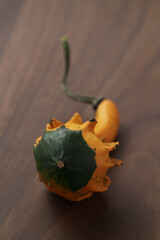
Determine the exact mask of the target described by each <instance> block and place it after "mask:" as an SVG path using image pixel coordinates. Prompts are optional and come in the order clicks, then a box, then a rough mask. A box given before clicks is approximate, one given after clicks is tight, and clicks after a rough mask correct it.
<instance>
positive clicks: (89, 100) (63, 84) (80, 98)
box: [60, 36, 104, 109]
mask: <svg viewBox="0 0 160 240" xmlns="http://www.w3.org/2000/svg"><path fill="white" fill-rule="evenodd" d="M60 41H61V44H62V46H63V49H64V58H65V71H64V76H63V79H62V82H61V87H62V89H63V91H64V92H65V94H66V95H67V96H68V97H70V98H72V99H74V100H75V101H78V102H84V103H90V104H92V105H93V107H94V109H96V108H97V106H98V104H99V103H100V102H101V101H102V100H103V99H104V98H103V97H100V96H99V97H92V96H81V95H76V94H74V93H72V92H70V91H69V90H68V88H67V77H68V72H69V67H70V49H69V43H68V40H67V38H66V37H65V36H64V37H62V38H61V40H60Z"/></svg>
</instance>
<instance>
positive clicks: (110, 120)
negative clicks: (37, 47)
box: [33, 37, 122, 201]
mask: <svg viewBox="0 0 160 240" xmlns="http://www.w3.org/2000/svg"><path fill="white" fill-rule="evenodd" d="M61 42H62V45H63V47H64V52H65V61H66V66H65V73H64V77H63V80H62V89H63V90H64V92H65V93H66V94H67V95H68V96H69V97H70V98H72V99H74V100H76V101H80V102H85V103H91V104H92V105H93V107H94V109H96V114H95V119H92V120H89V121H87V122H84V123H83V121H82V118H81V117H80V115H79V113H75V114H74V116H73V117H72V118H71V119H70V120H69V121H68V122H67V123H65V124H62V123H61V122H60V121H58V120H56V119H55V118H53V119H51V120H50V122H49V123H48V124H47V125H46V129H45V132H44V135H43V137H39V138H37V140H36V142H35V144H34V149H33V151H34V156H35V161H36V166H37V170H38V173H39V178H40V180H41V181H42V182H43V183H44V184H45V186H46V187H47V189H48V190H49V191H50V192H54V193H56V194H58V195H60V196H62V197H64V198H66V199H68V200H71V201H81V200H83V199H85V198H89V197H90V196H91V195H92V194H93V193H94V192H103V191H106V190H107V189H108V186H109V185H110V183H111V181H110V179H109V177H108V176H107V172H108V170H109V169H110V168H111V167H113V166H119V165H121V164H122V162H121V161H119V160H117V159H113V158H111V157H110V156H109V152H110V151H112V150H114V149H115V148H116V147H117V146H118V145H119V142H113V140H114V139H115V138H116V135H117V132H118V127H119V113H118V109H117V107H116V105H115V104H114V103H113V102H112V101H111V100H107V99H104V98H102V97H90V96H79V95H75V94H73V93H71V92H70V91H69V90H68V88H67V86H66V80H67V75H68V71H69V56H70V51H69V45H68V41H67V39H66V38H65V37H63V38H62V39H61Z"/></svg>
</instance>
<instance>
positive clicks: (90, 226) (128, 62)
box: [0, 0, 160, 240]
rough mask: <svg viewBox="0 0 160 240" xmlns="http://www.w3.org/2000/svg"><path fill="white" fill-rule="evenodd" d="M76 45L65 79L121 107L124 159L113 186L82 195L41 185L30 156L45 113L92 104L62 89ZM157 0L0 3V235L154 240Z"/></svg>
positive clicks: (159, 220)
mask: <svg viewBox="0 0 160 240" xmlns="http://www.w3.org/2000/svg"><path fill="white" fill-rule="evenodd" d="M63 34H66V35H67V37H68V39H69V41H70V44H71V49H72V64H71V72H70V76H69V80H68V81H69V83H68V86H69V88H70V90H72V91H73V92H76V93H79V94H90V95H101V96H104V97H106V98H109V99H112V100H113V101H114V102H115V103H116V104H117V106H118V108H119V112H120V117H121V124H120V130H119V135H118V137H117V140H118V141H120V147H119V149H118V150H116V151H115V152H114V153H113V154H112V156H114V157H118V158H119V159H121V160H122V161H123V166H122V167H119V168H118V167H117V168H114V169H112V170H110V172H109V176H110V178H111V180H112V184H111V186H110V187H109V190H108V191H107V192H104V193H95V194H94V195H93V196H92V197H91V198H90V199H88V200H84V201H82V202H79V203H74V202H69V201H67V200H65V199H63V198H61V197H59V196H56V195H55V194H52V193H49V192H47V190H46V188H45V187H44V186H43V185H42V184H41V183H40V182H39V179H38V175H37V171H36V166H35V161H34V157H33V151H32V148H33V144H34V141H35V139H36V138H37V137H38V136H40V135H42V134H43V131H44V128H45V124H46V123H47V122H48V120H49V119H50V118H51V117H53V116H54V117H56V118H57V119H59V120H60V121H62V122H66V121H67V120H68V119H69V118H70V117H71V116H72V115H73V113H75V112H79V113H80V114H81V115H82V116H83V119H84V120H87V119H90V118H92V117H93V116H94V112H93V110H92V108H91V106H89V105H85V104H81V103H76V102H74V101H72V100H70V99H68V98H67V97H66V96H65V95H64V94H63V92H62V91H61V89H60V81H61V78H62V75H63V70H64V59H63V52H62V48H61V46H60V43H59V38H60V37H61V36H62V35H63ZM159 166H160V1H158V0H152V1H148V0H135V1H127V0H119V1H98V0H92V1H90V0H89V1H74V0H72V1H71V0H67V1H66V0H63V1H62V0H61V1H58V0H53V1H52V0H35V1H33V0H14V1H11V0H1V1H0V178H1V181H0V192H1V193H0V206H1V207H0V239H2V240H10V239H12V240H21V239H23V240H27V239H28V240H41V239H43V240H51V239H56V240H68V239H69V240H73V239H74V240H83V239H87V240H88V239H99V240H100V239H107V240H118V239H120V240H132V239H133V240H159V239H160V171H159Z"/></svg>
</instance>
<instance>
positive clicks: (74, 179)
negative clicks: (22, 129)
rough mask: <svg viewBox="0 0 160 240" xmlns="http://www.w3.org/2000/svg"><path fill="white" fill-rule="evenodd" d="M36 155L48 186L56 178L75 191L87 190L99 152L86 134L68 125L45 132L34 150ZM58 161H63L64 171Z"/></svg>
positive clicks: (65, 186) (61, 183) (57, 181)
mask: <svg viewBox="0 0 160 240" xmlns="http://www.w3.org/2000/svg"><path fill="white" fill-rule="evenodd" d="M34 156H35V160H36V165H37V169H38V171H39V172H40V173H41V174H42V176H43V178H44V180H45V182H46V183H47V182H49V180H52V179H53V180H54V181H55V182H56V183H57V184H59V185H61V186H63V187H64V188H65V189H67V190H70V191H72V192H75V191H77V190H78V189H81V188H83V187H85V186H86V185H87V183H88V181H89V180H90V179H91V177H92V174H93V172H94V171H95V169H96V167H97V166H96V162H95V152H94V151H93V150H92V149H91V148H90V147H89V146H88V145H87V143H86V141H85V140H84V139H83V136H82V132H81V131H72V130H70V129H68V128H65V126H62V127H60V128H58V129H57V130H55V131H49V132H45V133H44V136H43V138H42V140H41V141H40V142H39V144H38V145H37V146H36V147H34ZM58 161H62V162H63V163H62V164H64V167H63V168H59V167H58Z"/></svg>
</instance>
